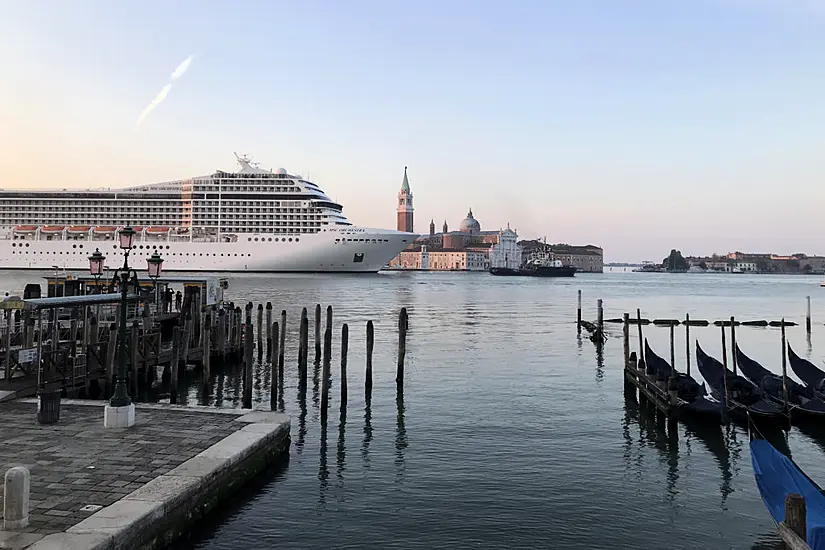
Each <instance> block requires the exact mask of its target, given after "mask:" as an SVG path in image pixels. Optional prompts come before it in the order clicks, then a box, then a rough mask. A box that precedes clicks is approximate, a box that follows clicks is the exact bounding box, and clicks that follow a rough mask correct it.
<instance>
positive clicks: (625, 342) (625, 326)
mask: <svg viewBox="0 0 825 550" xmlns="http://www.w3.org/2000/svg"><path fill="white" fill-rule="evenodd" d="M622 351H623V352H624V367H625V368H628V367H629V366H630V314H629V313H625V314H624V315H622Z"/></svg>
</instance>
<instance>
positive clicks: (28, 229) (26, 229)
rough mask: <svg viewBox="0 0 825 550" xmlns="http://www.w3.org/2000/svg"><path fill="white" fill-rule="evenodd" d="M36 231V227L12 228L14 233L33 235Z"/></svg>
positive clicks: (21, 226)
mask: <svg viewBox="0 0 825 550" xmlns="http://www.w3.org/2000/svg"><path fill="white" fill-rule="evenodd" d="M35 231H37V226H36V225H18V226H17V227H15V228H14V232H15V233H34V232H35Z"/></svg>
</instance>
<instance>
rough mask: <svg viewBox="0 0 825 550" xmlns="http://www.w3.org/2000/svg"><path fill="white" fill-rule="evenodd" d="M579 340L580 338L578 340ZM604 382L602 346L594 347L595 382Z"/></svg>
mask: <svg viewBox="0 0 825 550" xmlns="http://www.w3.org/2000/svg"><path fill="white" fill-rule="evenodd" d="M579 339H581V338H579ZM602 380H604V346H599V345H597V346H596V382H597V383H601V381H602Z"/></svg>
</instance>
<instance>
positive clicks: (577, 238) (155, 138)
mask: <svg viewBox="0 0 825 550" xmlns="http://www.w3.org/2000/svg"><path fill="white" fill-rule="evenodd" d="M190 55H194V59H193V61H192V63H191V65H190V67H189V70H188V71H187V72H186V74H185V75H184V76H183V77H182V78H180V79H179V80H177V81H175V82H174V83H173V86H172V89H171V91H170V92H169V94H168V97H167V98H166V100H165V101H164V102H163V103H161V104H160V105H159V106H158V107H157V108H156V109H155V110H154V111H153V112H152V113H151V114H149V115H148V117H147V118H146V120H145V121H144V122H143V124H142V125H141V126H140V127H139V128H137V129H136V126H135V122H136V120H137V118H138V116H139V114H140V112H141V111H142V110H143V109H144V107H146V105H147V104H149V102H150V101H151V100H152V99H153V98H154V97H155V96H156V95H157V94H158V92H159V91H160V90H161V88H163V86H164V85H166V84H167V83H168V82H170V78H169V77H170V75H171V73H172V72H173V71H174V70H175V67H177V66H178V65H179V64H180V63H181V62H182V61H183V60H184V59H186V58H187V57H188V56H190ZM823 62H825V6H823V2H821V1H819V0H807V1H806V0H751V1H748V0H626V1H621V0H566V1H557V0H543V1H528V0H513V1H510V2H505V1H499V2H492V1H486V0H475V1H472V0H439V1H436V0H420V1H415V2H400V1H393V0H383V1H379V0H372V1H366V0H365V1H344V0H340V1H332V0H328V1H318V0H315V1H313V0H306V1H295V2H283V1H281V2H279V1H270V2H266V1H261V2H253V1H237V2H229V1H222V2H217V1H213V2H209V1H205V0H201V1H189V2H184V1H175V2H167V1H140V2H137V1H134V2H131V1H129V2H127V1H118V2H110V1H85V0H74V1H66V0H0V67H2V73H1V74H0V186H3V187H21V186H25V187H38V186H41V187H49V186H50V187H77V186H100V185H111V186H120V185H127V184H135V183H149V182H153V181H163V180H169V179H175V178H184V177H188V176H193V175H200V174H206V173H210V172H212V171H214V170H215V169H219V168H220V169H232V168H234V165H233V161H234V157H233V156H232V152H233V151H238V152H246V153H250V154H251V155H252V156H253V157H255V159H256V160H257V161H259V162H260V163H261V165H262V166H264V167H267V168H269V167H272V168H278V167H281V166H283V167H285V168H287V169H289V170H290V171H291V172H297V173H301V174H303V175H305V176H306V175H309V176H310V177H311V178H312V179H313V180H315V181H316V182H317V183H318V184H319V185H320V186H321V187H322V188H324V189H325V190H326V191H327V192H328V193H329V194H330V195H331V196H333V197H335V198H337V199H338V200H339V201H341V202H342V203H343V204H344V207H345V209H344V211H345V213H346V214H347V215H348V217H349V218H350V219H351V220H352V221H353V222H354V223H356V224H359V225H367V226H379V227H394V225H395V212H394V208H395V195H396V193H397V192H398V189H399V186H400V184H401V179H402V175H403V169H404V166H405V165H406V166H409V176H410V184H411V186H412V190H413V194H414V197H415V208H416V229H417V230H418V231H419V232H426V231H427V226H428V224H429V221H430V218H435V219H436V222H437V225H438V226H439V227H440V226H441V223H442V222H443V220H444V219H445V218H447V220H448V222H449V223H450V225H451V226H453V227H456V226H457V225H458V223H459V221H460V220H461V219H462V218H463V217H464V215H465V214H466V211H467V208H468V207H470V206H472V208H473V211H474V213H475V214H476V217H477V218H478V219H479V220H480V222H481V224H482V228H484V229H493V228H498V227H500V226H503V225H504V224H506V223H507V222H508V221H509V222H510V224H511V226H512V227H514V228H516V229H518V230H519V233H520V234H521V235H522V236H525V237H535V236H543V235H546V236H547V238H548V240H549V241H554V242H555V241H565V242H573V243H578V244H584V243H595V244H599V245H601V246H603V247H604V248H605V256H606V259H607V260H631V261H636V260H643V259H661V258H662V257H664V256H665V255H666V254H667V252H668V251H669V250H670V248H672V247H677V248H680V249H681V250H682V251H683V252H685V253H695V254H699V253H711V252H727V251H729V250H735V249H740V250H748V251H760V252H761V251H776V252H786V253H787V252H797V251H806V252H809V253H815V252H817V253H823V254H825V242H823V239H822V236H823V234H825V231H823V229H824V228H823V226H825V216H823V215H822V206H823V198H825V193H824V192H823V191H822V188H821V185H820V180H821V178H822V175H823V168H824V167H825V160H824V159H825V155H823V154H822V147H823V137H824V136H825V133H824V132H823V130H822V128H823V123H825V94H824V93H823V92H825V86H824V85H825V76H823V70H822V69H823V67H824V66H825V63H823Z"/></svg>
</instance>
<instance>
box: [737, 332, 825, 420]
mask: <svg viewBox="0 0 825 550" xmlns="http://www.w3.org/2000/svg"><path fill="white" fill-rule="evenodd" d="M735 351H736V364H737V366H738V367H739V370H741V371H742V374H744V375H745V376H746V377H747V378H748V379H749V380H750V381H751V382H753V383H754V384H756V385H757V386H758V387H759V389H760V390H762V393H763V395H765V397H767V398H768V399H771V400H772V401H773V402H774V403H776V404H777V405H782V406H784V402H785V392H784V390H783V388H782V376H777V375H775V374H774V373H772V372H771V371H769V370H768V369H766V368H765V367H763V366H762V365H760V364H759V363H758V362H756V361H754V360H753V359H751V358H750V357H748V356H747V355H745V354H744V353H742V350H741V349H739V346H736V350H735ZM785 387H786V388H787V390H788V406H789V408H790V413H791V417H793V418H798V419H801V418H825V401H823V400H821V399H816V398H815V396H814V391H813V390H812V389H811V388H808V387H805V386H803V385H802V384H799V383H798V382H796V381H794V380H791V379H790V378H789V377H787V376H786V377H785Z"/></svg>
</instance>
